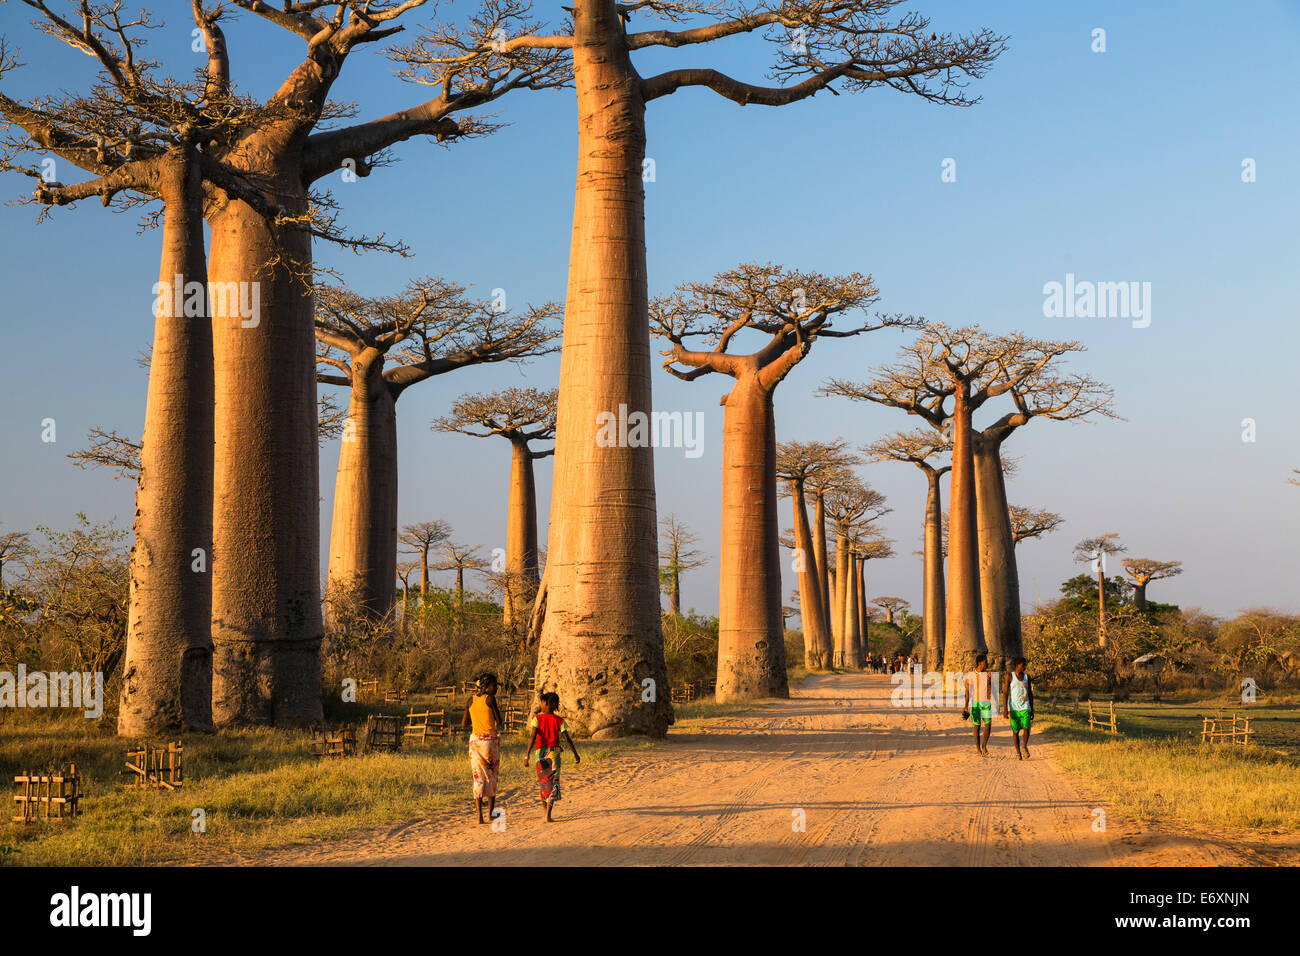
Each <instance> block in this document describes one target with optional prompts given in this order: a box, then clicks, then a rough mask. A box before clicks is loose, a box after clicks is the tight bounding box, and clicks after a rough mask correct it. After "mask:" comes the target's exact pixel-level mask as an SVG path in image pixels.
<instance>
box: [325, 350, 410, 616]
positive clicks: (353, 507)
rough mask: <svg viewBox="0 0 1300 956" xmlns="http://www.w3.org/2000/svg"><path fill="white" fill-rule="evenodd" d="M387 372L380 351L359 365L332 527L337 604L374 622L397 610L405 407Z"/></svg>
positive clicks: (331, 575) (330, 590) (355, 369)
mask: <svg viewBox="0 0 1300 956" xmlns="http://www.w3.org/2000/svg"><path fill="white" fill-rule="evenodd" d="M383 370H384V357H383V355H382V354H381V353H380V352H379V351H378V350H375V349H368V350H367V351H366V352H364V353H362V355H361V356H359V357H358V358H357V359H355V360H354V361H353V363H352V393H351V395H350V397H349V401H348V417H347V421H346V423H345V424H344V427H343V436H342V439H341V441H340V443H339V467H338V477H337V478H336V480H335V484H334V518H333V521H332V523H331V525H330V564H329V588H328V592H327V593H328V595H329V598H330V600H331V601H335V602H347V603H352V604H354V605H355V606H356V607H357V609H358V610H360V611H361V612H362V613H364V614H366V615H367V616H369V617H371V618H380V617H382V616H384V615H385V614H387V613H388V612H389V611H390V610H392V607H393V598H394V591H395V588H394V587H393V584H394V582H395V581H396V580H397V407H396V403H395V402H396V400H395V397H394V395H393V392H392V389H391V388H390V387H389V385H388V383H387V382H385V381H384V379H383Z"/></svg>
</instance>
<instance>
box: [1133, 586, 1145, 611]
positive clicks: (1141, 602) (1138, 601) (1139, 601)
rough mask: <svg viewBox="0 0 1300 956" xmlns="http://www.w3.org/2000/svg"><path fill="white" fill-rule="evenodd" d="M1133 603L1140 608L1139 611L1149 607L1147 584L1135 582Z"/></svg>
mask: <svg viewBox="0 0 1300 956" xmlns="http://www.w3.org/2000/svg"><path fill="white" fill-rule="evenodd" d="M1133 605H1134V607H1136V608H1137V609H1138V613H1139V614H1140V613H1141V612H1143V611H1145V610H1146V609H1147V586H1146V585H1145V584H1139V583H1136V582H1135V583H1134V584H1133Z"/></svg>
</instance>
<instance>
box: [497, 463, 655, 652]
mask: <svg viewBox="0 0 1300 956" xmlns="http://www.w3.org/2000/svg"><path fill="white" fill-rule="evenodd" d="M510 445H511V457H510V503H509V506H508V510H509V514H508V516H507V519H506V600H505V626H506V627H507V628H511V627H515V626H519V625H521V624H526V623H527V621H528V611H529V609H530V608H531V606H532V602H533V597H534V595H535V594H536V593H537V583H538V580H539V575H538V573H537V568H538V556H537V486H536V482H535V481H534V479H533V454H532V452H531V451H529V450H528V442H527V441H526V440H523V439H519V440H512V441H511V443H510ZM674 613H676V611H674Z"/></svg>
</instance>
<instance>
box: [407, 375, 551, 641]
mask: <svg viewBox="0 0 1300 956" xmlns="http://www.w3.org/2000/svg"><path fill="white" fill-rule="evenodd" d="M557 394H558V393H557V390H556V389H553V388H552V389H550V390H548V391H543V390H541V389H537V388H507V389H503V390H502V391H499V392H492V393H490V394H482V395H462V396H461V397H460V398H458V399H457V400H456V402H455V403H454V404H453V405H452V407H451V414H450V415H447V416H444V417H442V418H439V419H437V420H435V421H434V423H433V428H434V430H435V431H443V432H458V433H460V434H462V435H471V436H473V437H475V438H487V437H490V436H492V435H498V436H500V437H502V438H505V439H506V440H508V441H509V442H510V449H511V456H510V497H509V501H508V502H507V505H506V563H505V571H504V577H503V579H502V580H503V585H504V590H505V600H504V601H503V608H504V612H503V613H504V618H503V623H504V624H505V626H506V627H507V628H526V627H527V624H528V614H529V612H530V611H531V609H532V604H533V598H534V597H536V595H537V584H538V581H539V580H540V578H541V572H540V570H539V569H540V567H541V564H540V562H539V560H538V547H537V484H536V481H535V480H534V475H533V462H535V461H538V460H540V459H542V458H546V457H547V456H549V455H553V454H554V453H555V449H554V448H545V449H536V448H533V447H532V443H533V442H539V441H553V440H554V438H555V411H556V409H555V399H556V395H557Z"/></svg>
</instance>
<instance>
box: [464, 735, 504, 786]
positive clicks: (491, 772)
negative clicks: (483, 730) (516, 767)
mask: <svg viewBox="0 0 1300 956" xmlns="http://www.w3.org/2000/svg"><path fill="white" fill-rule="evenodd" d="M469 766H470V769H471V770H472V771H473V772H474V796H475V798H478V799H484V800H486V799H490V798H491V797H495V796H496V795H497V770H499V769H500V767H501V735H500V734H470V737H469Z"/></svg>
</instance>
